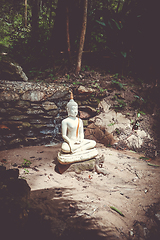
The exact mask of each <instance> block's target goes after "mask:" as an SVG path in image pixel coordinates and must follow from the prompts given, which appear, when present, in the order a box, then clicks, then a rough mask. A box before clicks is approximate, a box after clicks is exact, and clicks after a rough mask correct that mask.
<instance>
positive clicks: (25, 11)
mask: <svg viewBox="0 0 160 240" xmlns="http://www.w3.org/2000/svg"><path fill="white" fill-rule="evenodd" d="M24 4H25V10H24V26H25V27H27V0H25V3H24Z"/></svg>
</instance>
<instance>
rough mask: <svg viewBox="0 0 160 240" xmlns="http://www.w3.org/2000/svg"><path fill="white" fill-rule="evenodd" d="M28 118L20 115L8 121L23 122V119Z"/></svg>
mask: <svg viewBox="0 0 160 240" xmlns="http://www.w3.org/2000/svg"><path fill="white" fill-rule="evenodd" d="M27 118H28V116H26V115H20V116H11V117H10V119H11V120H15V121H19V120H23V119H27Z"/></svg>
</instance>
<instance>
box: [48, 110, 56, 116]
mask: <svg viewBox="0 0 160 240" xmlns="http://www.w3.org/2000/svg"><path fill="white" fill-rule="evenodd" d="M47 113H48V115H50V116H53V117H55V116H56V115H57V113H58V110H51V111H49V112H47Z"/></svg>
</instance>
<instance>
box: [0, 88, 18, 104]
mask: <svg viewBox="0 0 160 240" xmlns="http://www.w3.org/2000/svg"><path fill="white" fill-rule="evenodd" d="M15 100H19V95H18V94H17V93H15V92H13V91H5V92H1V93H0V102H3V101H8V102H9V101H15Z"/></svg>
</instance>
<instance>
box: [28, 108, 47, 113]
mask: <svg viewBox="0 0 160 240" xmlns="http://www.w3.org/2000/svg"><path fill="white" fill-rule="evenodd" d="M43 113H44V112H43V110H42V109H32V108H29V109H28V110H27V114H43Z"/></svg>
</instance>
